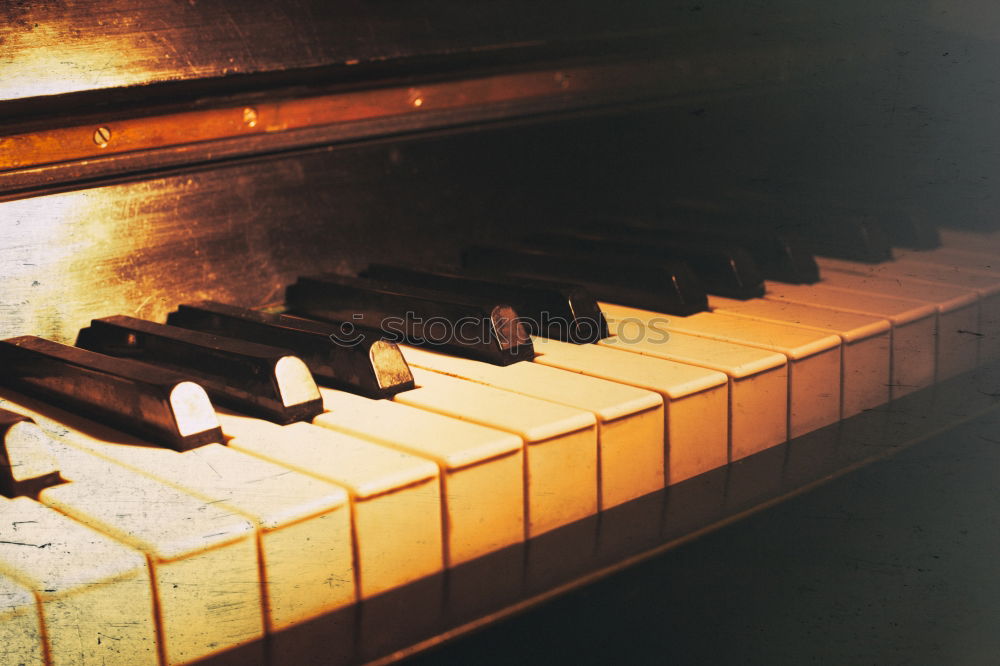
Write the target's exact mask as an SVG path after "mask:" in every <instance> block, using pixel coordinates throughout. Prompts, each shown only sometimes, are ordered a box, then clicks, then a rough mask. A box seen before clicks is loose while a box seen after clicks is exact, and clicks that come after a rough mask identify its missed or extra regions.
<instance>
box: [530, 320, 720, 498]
mask: <svg viewBox="0 0 1000 666" xmlns="http://www.w3.org/2000/svg"><path fill="white" fill-rule="evenodd" d="M532 343H533V344H534V346H535V353H536V354H537V356H535V363H538V364H541V365H548V366H551V367H554V368H560V369H562V370H566V371H569V372H576V373H580V374H583V375H588V376H591V377H599V378H601V379H607V380H610V381H613V382H618V383H620V384H628V385H629V386H636V387H638V388H642V389H646V390H648V391H655V392H656V393H658V394H659V395H660V397H661V398H662V400H663V432H664V440H663V447H664V459H665V462H666V473H665V477H666V483H667V484H668V485H670V484H675V483H680V482H681V481H684V480H685V479H689V478H691V477H693V476H697V475H698V474H701V473H702V472H707V471H709V470H711V469H715V468H716V467H721V466H723V465H725V464H726V463H727V462H728V460H729V379H728V377H726V375H725V374H723V373H721V372H718V371H715V370H709V369H707V368H700V367H697V366H693V365H685V364H683V363H676V362H674V361H668V360H665V359H662V358H656V357H652V356H641V355H639V354H630V353H628V352H627V351H623V350H617V349H608V348H605V347H601V346H599V345H575V344H570V343H567V342H559V341H557V340H551V339H548V338H541V337H538V336H535V337H533V338H532Z"/></svg>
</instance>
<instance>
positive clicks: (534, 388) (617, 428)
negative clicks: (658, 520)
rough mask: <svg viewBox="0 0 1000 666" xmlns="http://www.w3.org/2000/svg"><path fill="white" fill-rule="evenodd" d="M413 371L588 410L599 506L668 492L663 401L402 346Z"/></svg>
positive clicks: (538, 369) (610, 385)
mask: <svg viewBox="0 0 1000 666" xmlns="http://www.w3.org/2000/svg"><path fill="white" fill-rule="evenodd" d="M400 349H401V350H402V352H403V356H404V358H406V362H407V363H409V365H410V366H411V367H419V368H424V369H425V370H430V371H432V372H438V373H441V374H445V375H449V376H452V377H458V378H459V379H466V380H469V381H473V382H477V383H480V384H485V385H487V386H492V387H494V388H498V389H502V390H504V391H513V392H514V393H520V394H522V395H526V396H530V397H532V398H538V399H540V400H548V401H549V402H554V403H558V404H560V405H565V406H567V407H574V408H576V409H582V410H584V411H588V412H590V413H592V414H593V415H594V417H595V418H596V419H597V446H598V454H597V460H598V468H599V473H600V484H599V487H600V498H599V499H600V501H599V507H600V509H601V510H602V511H603V510H605V509H610V508H611V507H614V506H618V505H619V504H624V503H625V502H627V501H629V500H633V499H636V498H637V497H642V496H643V495H647V494H649V493H652V492H656V491H657V490H660V489H661V488H663V482H664V476H663V466H664V459H663V399H662V398H661V397H660V396H659V394H657V393H654V392H652V391H647V390H644V389H639V388H636V387H634V386H628V385H625V384H619V383H616V382H610V381H607V380H604V379H597V378H595V377H586V376H583V375H579V374H576V373H569V372H565V371H563V370H560V369H558V368H552V367H549V366H546V365H539V364H536V363H531V362H528V361H522V362H520V363H514V364H512V365H508V366H505V367H500V366H496V365H491V364H489V363H483V362H482V361H472V360H469V359H464V358H457V357H455V356H448V355H445V354H439V353H437V352H432V351H426V350H422V349H414V348H413V347H409V346H407V345H401V346H400Z"/></svg>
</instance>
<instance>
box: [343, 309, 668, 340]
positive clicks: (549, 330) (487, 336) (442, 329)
mask: <svg viewBox="0 0 1000 666" xmlns="http://www.w3.org/2000/svg"><path fill="white" fill-rule="evenodd" d="M515 321H516V323H518V324H520V325H521V327H522V328H523V329H524V330H525V331H530V332H536V331H544V332H545V334H546V337H551V338H555V339H562V340H564V339H577V340H588V339H593V335H594V334H595V333H596V332H597V331H598V330H600V329H599V328H598V326H599V324H598V322H596V321H593V320H590V319H583V318H581V319H573V320H569V319H566V318H564V317H559V316H550V315H549V314H548V313H545V312H543V313H542V315H541V317H540V318H539V319H537V320H536V319H533V318H529V317H518V318H517V319H516V320H515ZM668 322H669V320H668V319H667V318H666V317H656V318H653V319H639V318H636V317H627V318H625V319H621V320H615V321H613V322H609V326H610V328H609V332H610V334H611V335H613V336H615V337H617V338H618V339H620V340H621V341H622V342H625V343H635V342H639V341H641V340H644V341H646V342H647V343H652V344H664V343H666V342H667V341H668V340H669V339H670V333H669V331H667V328H666V327H667V324H668ZM335 326H336V327H337V330H336V331H334V332H333V333H331V334H330V341H331V342H333V343H334V344H336V345H339V346H341V347H354V346H356V345H358V344H360V343H361V342H362V341H363V340H364V339H365V337H366V336H365V334H364V332H363V331H364V330H371V326H370V324H369V322H366V321H365V317H364V315H361V314H355V315H354V316H353V317H352V321H343V322H339V323H337V324H335ZM508 326H509V324H508ZM378 328H379V330H380V333H381V334H382V336H383V338H384V339H386V340H388V341H390V342H397V343H400V342H406V340H407V339H411V338H419V339H420V340H422V341H423V342H424V343H425V344H429V345H436V346H444V345H453V346H455V345H457V346H472V345H476V344H485V343H488V342H489V341H490V340H492V339H493V338H494V336H495V332H494V330H493V323H492V322H491V321H490V320H489V319H486V318H481V317H461V318H458V319H448V318H446V317H428V318H423V317H420V316H418V315H417V314H415V313H413V312H407V313H406V315H405V316H403V317H386V318H384V319H381V320H380V321H379V327H378ZM560 331H561V332H564V333H565V334H566V335H559V334H558V333H559V332H560Z"/></svg>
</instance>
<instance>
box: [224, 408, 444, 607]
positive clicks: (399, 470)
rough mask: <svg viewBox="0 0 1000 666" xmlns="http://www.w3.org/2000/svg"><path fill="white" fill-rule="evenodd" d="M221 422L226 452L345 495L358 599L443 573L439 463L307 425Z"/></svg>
mask: <svg viewBox="0 0 1000 666" xmlns="http://www.w3.org/2000/svg"><path fill="white" fill-rule="evenodd" d="M219 420H220V421H221V422H222V427H223V430H224V431H225V433H226V435H227V436H228V437H230V438H231V439H230V440H229V446H231V447H233V448H236V449H238V450H241V451H246V452H248V453H252V454H254V455H256V456H260V457H262V458H264V459H266V460H270V461H272V462H275V463H277V464H279V465H283V466H285V467H289V468H291V469H295V470H298V471H300V472H303V473H305V474H311V475H313V476H315V477H318V478H320V479H324V480H326V481H330V482H333V483H336V484H337V485H340V486H343V487H344V488H346V489H347V490H348V492H349V493H350V495H351V511H352V517H353V522H354V538H355V548H356V549H357V555H356V557H357V560H356V567H357V568H356V570H355V576H356V577H357V580H358V591H359V595H360V598H361V599H367V598H370V597H372V596H375V595H377V594H380V593H382V592H386V591H388V590H391V589H393V588H396V587H400V586H402V585H405V584H407V583H411V582H413V581H415V580H418V579H420V578H423V577H425V576H430V575H432V574H435V573H437V572H439V571H441V570H442V568H443V567H444V553H443V542H442V534H441V486H440V481H439V479H438V469H437V466H436V465H435V464H434V463H432V462H430V461H429V460H424V459H421V458H418V457H416V456H413V455H410V454H408V453H404V452H403V451H399V450H396V449H390V448H388V447H385V446H381V445H379V444H376V443H374V442H371V441H367V440H364V439H361V438H358V437H352V436H350V435H346V434H343V433H339V432H334V431H333V430H330V429H328V428H321V427H319V426H315V425H312V424H309V423H293V424H291V425H288V426H279V425H276V424H274V423H269V422H267V421H261V420H258V419H252V418H248V417H244V416H236V415H233V414H226V413H220V414H219Z"/></svg>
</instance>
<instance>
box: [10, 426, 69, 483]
mask: <svg viewBox="0 0 1000 666" xmlns="http://www.w3.org/2000/svg"><path fill="white" fill-rule="evenodd" d="M47 447H48V435H46V434H45V433H44V432H43V431H42V429H41V428H39V427H38V426H37V425H36V424H35V422H34V421H32V420H31V419H30V418H28V417H27V416H23V415H21V414H17V413H15V412H11V411H8V410H6V409H0V495H3V496H4V497H18V496H20V495H26V496H29V497H36V496H37V495H38V492H39V491H41V490H43V489H45V488H48V487H49V486H54V485H57V484H59V483H62V482H63V479H62V477H61V476H60V475H59V467H58V465H57V463H56V460H55V457H54V456H53V455H52V454H51V452H50V451H49V450H48V448H47Z"/></svg>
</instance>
